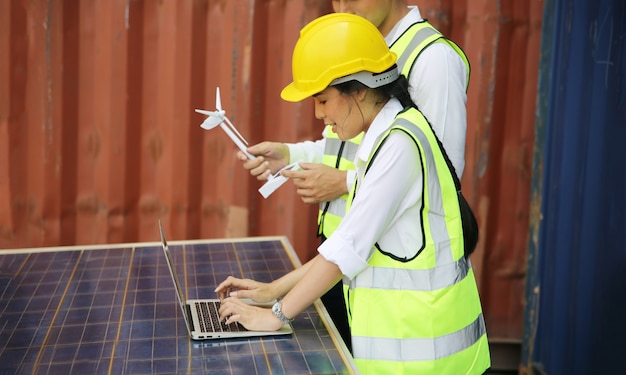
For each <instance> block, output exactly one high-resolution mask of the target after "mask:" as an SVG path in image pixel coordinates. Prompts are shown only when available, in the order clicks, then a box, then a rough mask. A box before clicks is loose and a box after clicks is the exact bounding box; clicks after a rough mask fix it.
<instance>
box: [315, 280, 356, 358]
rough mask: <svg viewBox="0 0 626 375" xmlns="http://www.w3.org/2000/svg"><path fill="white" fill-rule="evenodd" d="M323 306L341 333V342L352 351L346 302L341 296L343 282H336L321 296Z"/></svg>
mask: <svg viewBox="0 0 626 375" xmlns="http://www.w3.org/2000/svg"><path fill="white" fill-rule="evenodd" d="M322 302H323V303H324V307H326V310H327V311H328V314H329V315H330V317H331V319H332V320H333V323H335V327H337V331H338V332H339V334H340V335H341V338H342V339H343V342H344V343H345V344H346V346H347V347H348V350H349V351H350V353H352V339H351V337H350V326H349V325H348V314H347V312H346V303H345V299H344V297H343V284H342V282H341V281H340V282H338V283H337V284H335V285H334V286H333V287H332V289H330V290H329V291H328V292H326V294H324V295H323V296H322Z"/></svg>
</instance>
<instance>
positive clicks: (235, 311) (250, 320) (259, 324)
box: [219, 297, 283, 331]
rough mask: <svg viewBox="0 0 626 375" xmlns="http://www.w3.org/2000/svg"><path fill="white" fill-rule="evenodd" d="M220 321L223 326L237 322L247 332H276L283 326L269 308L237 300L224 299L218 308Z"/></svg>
mask: <svg viewBox="0 0 626 375" xmlns="http://www.w3.org/2000/svg"><path fill="white" fill-rule="evenodd" d="M219 312H220V319H221V320H222V321H225V324H231V323H234V322H237V323H239V324H241V325H242V326H244V327H246V329H248V330H253V331H276V330H278V329H280V328H281V327H282V326H283V322H281V321H280V320H279V319H278V318H276V316H275V315H274V313H273V312H272V310H271V309H270V308H267V307H257V306H251V305H248V304H246V303H244V302H242V301H240V300H239V299H238V298H233V297H230V298H226V299H225V300H223V301H222V304H221V306H220V311H219Z"/></svg>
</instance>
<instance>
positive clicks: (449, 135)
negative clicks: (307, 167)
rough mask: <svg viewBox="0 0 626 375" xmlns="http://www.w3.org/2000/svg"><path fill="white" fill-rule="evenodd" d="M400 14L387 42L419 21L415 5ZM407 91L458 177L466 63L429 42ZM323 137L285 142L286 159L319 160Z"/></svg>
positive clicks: (462, 158)
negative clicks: (429, 125) (312, 140)
mask: <svg viewBox="0 0 626 375" xmlns="http://www.w3.org/2000/svg"><path fill="white" fill-rule="evenodd" d="M409 8H410V11H409V13H408V14H407V15H406V16H404V17H403V18H402V19H401V20H400V21H399V22H398V23H397V24H396V25H395V26H394V28H393V29H392V30H391V31H390V32H389V34H388V35H387V36H386V37H385V41H386V42H387V44H388V45H391V44H392V43H393V42H394V41H396V40H397V39H398V38H399V37H400V36H401V35H402V34H403V33H404V32H405V31H406V30H407V29H408V28H409V26H411V25H412V24H414V23H415V22H420V21H423V18H422V15H421V14H420V11H419V8H418V7H417V6H409ZM408 80H409V93H410V94H411V98H412V99H413V102H414V103H415V104H417V107H418V108H419V110H420V111H421V112H422V113H423V114H424V116H425V117H426V119H427V120H428V122H430V124H431V126H432V127H433V129H434V130H435V134H437V137H439V140H440V141H441V142H442V144H443V146H444V149H445V150H446V153H447V154H448V157H449V158H450V161H451V162H452V165H453V166H454V169H455V171H456V174H457V176H458V177H459V179H460V178H461V176H462V175H463V170H464V168H465V134H466V127H467V111H466V106H465V105H466V103H467V94H466V92H465V88H466V87H467V67H466V66H465V63H464V62H463V60H462V59H461V57H460V56H459V55H458V54H457V53H456V51H455V50H454V49H452V47H450V46H449V45H448V44H446V43H433V44H431V45H430V46H428V48H426V49H424V50H423V51H422V53H421V54H420V56H419V58H418V59H417V60H416V61H415V65H414V66H413V69H412V70H411V75H410V76H409V77H408ZM324 145H325V138H322V139H320V140H318V141H315V142H311V141H307V142H300V143H295V144H294V143H292V144H287V146H288V147H289V153H290V159H291V160H290V163H293V162H296V161H309V162H312V163H321V162H322V159H323V156H324ZM353 181H354V171H348V174H347V176H346V184H347V186H348V190H350V189H351V188H352V182H353Z"/></svg>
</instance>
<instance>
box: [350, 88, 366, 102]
mask: <svg viewBox="0 0 626 375" xmlns="http://www.w3.org/2000/svg"><path fill="white" fill-rule="evenodd" d="M368 90H370V89H369V88H367V87H364V88H362V89H360V90H359V91H357V92H356V93H355V94H354V97H355V98H356V99H357V100H358V101H360V102H362V101H363V100H365V97H366V96H367V91H368Z"/></svg>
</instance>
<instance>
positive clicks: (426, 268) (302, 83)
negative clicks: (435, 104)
mask: <svg viewBox="0 0 626 375" xmlns="http://www.w3.org/2000/svg"><path fill="white" fill-rule="evenodd" d="M331 44H332V48H330V45H331ZM395 62H396V55H395V54H394V53H393V52H391V51H390V50H389V48H388V47H387V45H386V43H385V40H384V39H383V37H382V35H381V34H380V32H379V31H378V30H377V29H376V27H374V26H373V25H372V24H371V23H370V22H368V21H366V20H365V19H363V18H361V17H359V16H355V15H350V14H341V13H337V14H330V15H326V16H323V17H320V18H318V19H316V20H314V21H313V22H311V23H309V24H308V25H307V26H305V27H304V28H303V29H302V31H301V34H300V38H299V40H298V42H297V44H296V47H295V50H294V53H293V61H292V72H293V82H292V83H290V84H289V85H288V86H287V87H285V88H284V89H283V91H282V93H281V96H282V98H283V99H285V100H287V101H294V102H296V101H301V100H304V99H305V98H308V97H313V100H314V102H315V116H316V117H317V118H319V119H321V120H323V121H324V124H325V125H328V126H331V127H332V129H333V131H334V132H336V133H337V135H338V137H339V139H341V140H347V139H351V138H353V137H355V136H356V135H358V134H359V133H361V132H364V135H363V140H362V142H361V145H360V147H359V149H358V151H357V154H356V156H355V159H354V164H355V166H356V172H357V173H356V175H357V177H356V181H355V183H354V184H353V185H354V187H353V188H352V191H351V192H350V195H349V199H348V209H347V213H346V215H345V217H344V219H343V220H342V222H341V223H340V224H339V226H338V228H337V229H336V231H335V232H334V233H333V234H332V235H331V236H330V237H329V238H328V239H327V240H326V241H325V242H324V243H323V244H322V245H321V246H320V247H319V248H318V252H319V254H318V255H317V256H316V257H315V258H313V259H312V260H311V261H309V262H308V263H306V264H305V265H304V266H302V267H300V268H298V269H296V270H294V271H292V272H290V273H288V274H287V275H285V276H283V277H281V278H280V279H278V280H275V281H273V282H271V283H260V282H256V281H253V280H249V279H237V278H234V277H229V278H228V279H226V280H225V281H224V282H222V283H221V284H220V285H219V286H218V288H217V289H216V291H217V292H218V294H219V295H220V297H221V298H223V303H222V308H221V309H220V316H221V317H222V318H223V319H227V322H228V323H230V322H235V321H236V322H239V323H241V324H242V325H244V326H245V327H246V328H248V329H255V330H276V329H279V328H280V327H281V326H282V325H283V324H285V323H287V322H289V321H290V320H291V319H293V317H294V316H296V314H298V313H299V312H301V311H303V310H304V309H305V308H307V307H308V306H309V305H310V304H312V303H313V302H314V301H315V300H316V299H318V298H319V297H320V296H321V295H323V294H324V293H325V292H326V291H327V290H328V289H329V288H331V287H332V286H333V285H334V284H335V283H336V282H338V281H339V280H341V279H342V277H343V280H344V289H345V293H346V305H347V306H346V308H347V311H348V318H349V323H350V331H351V336H352V350H353V355H354V358H355V362H356V364H357V366H358V367H359V370H360V371H361V372H362V373H372V374H387V373H388V374H394V375H395V374H421V373H428V374H481V373H483V372H484V371H485V370H486V369H487V368H488V367H489V365H490V358H489V349H488V345H487V335H486V332H485V324H484V319H483V315H482V308H481V304H480V299H479V296H478V289H477V286H476V281H475V278H474V273H473V270H472V267H471V265H470V263H469V260H468V257H467V256H466V254H465V249H464V246H465V245H464V233H463V225H462V220H461V208H460V203H459V194H458V193H457V186H458V180H456V175H455V174H454V172H453V169H452V168H451V166H450V162H449V160H448V158H447V156H446V155H445V152H443V151H442V147H441V145H440V143H439V141H438V140H437V137H436V136H435V134H434V132H433V130H432V128H431V127H430V125H429V124H428V122H427V121H426V119H425V118H424V116H423V115H422V114H421V113H420V112H419V110H418V109H417V108H416V107H415V105H414V104H413V103H412V102H411V99H410V96H409V93H408V89H407V87H408V83H407V81H406V79H405V77H404V76H402V75H399V74H398V69H397V67H396V65H395ZM242 297H248V298H252V299H254V300H255V301H257V302H267V301H271V300H273V299H276V298H279V301H278V302H276V303H275V304H274V306H273V308H272V309H271V310H269V309H263V308H260V307H253V306H249V305H246V304H245V303H243V302H242V301H239V299H238V298H242ZM281 297H282V298H281Z"/></svg>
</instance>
